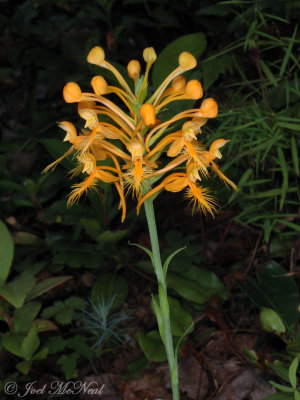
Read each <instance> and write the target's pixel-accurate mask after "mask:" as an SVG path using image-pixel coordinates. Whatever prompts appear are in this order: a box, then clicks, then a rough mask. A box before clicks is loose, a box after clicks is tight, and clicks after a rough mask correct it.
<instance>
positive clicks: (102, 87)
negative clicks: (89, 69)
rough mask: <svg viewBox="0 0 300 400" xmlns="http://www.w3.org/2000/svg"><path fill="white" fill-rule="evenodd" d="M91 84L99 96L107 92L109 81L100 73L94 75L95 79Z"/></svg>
mask: <svg viewBox="0 0 300 400" xmlns="http://www.w3.org/2000/svg"><path fill="white" fill-rule="evenodd" d="M91 85H92V88H93V90H94V92H95V93H96V94H97V95H98V96H102V95H103V94H106V93H107V83H106V80H105V79H104V78H103V77H102V76H100V75H97V76H94V77H93V79H92V80H91Z"/></svg>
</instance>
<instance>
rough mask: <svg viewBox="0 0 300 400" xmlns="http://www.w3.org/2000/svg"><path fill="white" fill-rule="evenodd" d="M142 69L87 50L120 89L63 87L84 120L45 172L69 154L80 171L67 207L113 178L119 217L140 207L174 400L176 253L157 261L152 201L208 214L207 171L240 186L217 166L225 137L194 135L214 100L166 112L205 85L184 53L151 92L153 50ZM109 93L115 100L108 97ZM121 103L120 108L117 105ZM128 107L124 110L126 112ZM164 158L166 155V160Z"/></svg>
mask: <svg viewBox="0 0 300 400" xmlns="http://www.w3.org/2000/svg"><path fill="white" fill-rule="evenodd" d="M143 58H144V61H145V62H146V70H145V73H144V75H141V74H140V72H141V65H140V62H139V61H137V60H131V61H130V62H129V63H128V65H127V72H128V75H129V78H131V79H132V81H130V82H129V83H128V82H127V79H128V78H127V77H125V76H123V75H122V74H121V73H120V72H119V70H117V69H116V68H115V67H114V65H112V64H111V63H109V62H108V61H107V60H106V58H105V53H104V50H103V49H102V48H101V47H99V46H96V47H94V48H92V50H91V51H90V52H89V54H88V57H87V60H88V62H89V63H91V64H93V65H96V66H98V67H101V68H103V69H104V70H108V71H110V72H111V73H112V74H113V76H114V78H115V81H116V84H117V85H118V86H113V85H109V84H108V83H107V82H106V80H105V79H104V77H103V76H100V75H96V76H94V77H93V78H92V80H91V86H92V88H93V92H82V90H81V88H80V87H79V85H78V84H77V83H75V82H69V83H67V84H66V85H65V87H64V89H63V97H64V99H65V101H66V102H67V103H78V114H79V116H80V117H81V118H82V119H83V120H84V127H83V129H82V131H81V134H78V132H77V130H76V128H75V126H74V125H73V124H72V123H70V122H68V121H62V122H59V126H60V127H61V128H62V129H63V130H64V131H65V132H66V136H65V138H64V141H67V142H69V143H70V147H69V149H68V151H67V152H66V153H65V154H63V155H62V156H61V157H59V158H58V159H57V160H56V161H54V162H53V163H52V164H50V165H49V166H48V167H47V168H46V169H45V172H46V171H49V170H51V169H53V168H55V167H56V165H57V164H58V163H59V162H60V161H62V160H64V159H65V158H66V157H68V156H71V155H72V156H73V158H75V159H76V161H77V167H76V168H75V169H73V170H72V171H71V174H72V175H73V176H74V175H78V174H79V173H84V174H85V176H86V177H85V179H84V180H83V181H81V182H79V183H76V184H75V185H73V190H72V192H71V194H70V196H69V199H68V204H69V205H72V204H73V203H75V202H77V201H78V200H79V198H80V197H81V196H82V195H83V194H84V193H86V192H87V191H88V190H93V189H95V188H96V186H97V184H98V183H99V182H105V183H111V184H113V185H114V187H115V188H116V191H117V193H118V195H119V199H120V203H119V208H120V209H121V210H122V215H121V220H122V222H123V221H124V219H125V217H126V195H127V194H128V193H131V194H132V197H133V198H136V201H137V214H138V213H139V211H140V208H141V206H142V205H144V208H145V212H146V218H147V223H148V229H149V234H150V240H151V248H152V251H150V250H149V249H146V248H144V247H142V246H139V247H142V248H143V250H145V251H146V252H147V253H148V255H149V256H150V258H151V261H152V263H153V267H154V271H155V274H156V277H157V281H158V300H156V299H155V298H154V297H153V299H152V306H153V309H154V312H155V315H156V318H157V322H158V327H159V333H160V336H161V340H162V342H163V344H164V346H165V350H166V354H167V359H168V363H169V368H170V374H171V382H172V393H173V399H174V400H178V399H179V397H180V395H179V382H178V364H177V351H178V346H179V345H180V343H181V341H182V340H183V338H184V336H185V334H186V333H188V332H189V329H187V331H186V332H185V333H184V335H183V337H182V338H181V339H180V340H179V341H178V343H177V346H176V348H174V344H173V337H172V332H171V322H170V306H169V302H168V297H167V270H168V266H169V263H170V261H171V259H172V258H173V257H174V256H175V255H176V254H177V253H178V252H179V251H180V249H179V250H176V251H174V252H173V253H172V254H171V255H170V256H169V257H168V258H167V259H166V261H165V263H164V264H162V261H161V254H160V249H159V242H158V235H157V228H156V221H155V215H154V207H153V200H154V199H155V197H156V196H157V195H158V194H159V193H160V192H161V191H162V190H163V189H164V190H166V191H169V192H174V193H176V192H181V191H184V193H185V198H186V199H187V200H189V201H190V203H191V204H192V206H193V209H194V208H197V209H198V210H199V211H201V212H202V213H203V214H205V215H207V214H211V215H212V216H213V215H214V213H215V212H216V209H217V201H216V200H215V198H214V197H213V195H212V194H211V192H210V190H209V188H208V187H207V184H206V181H207V180H208V178H210V176H211V173H215V174H216V175H218V176H219V178H220V179H221V181H222V182H224V184H225V185H226V186H228V187H229V186H231V187H232V188H234V189H235V190H237V187H236V185H235V184H234V183H233V182H232V181H231V180H230V179H229V178H228V177H227V176H226V175H225V174H224V173H223V172H222V171H221V169H220V168H219V166H218V165H217V163H216V159H221V158H222V154H221V152H220V149H221V148H222V147H223V146H224V145H226V143H227V142H228V140H225V139H222V138H219V139H216V140H214V141H213V142H212V143H211V145H210V147H209V149H208V150H206V148H205V147H204V145H203V143H202V142H200V141H199V140H198V136H200V134H201V133H202V132H201V129H202V127H203V126H204V125H205V124H206V123H207V122H208V120H209V119H211V118H215V117H216V116H217V115H218V105H217V102H216V101H215V100H214V99H212V98H206V99H205V100H203V101H202V103H201V105H200V107H197V108H192V109H187V110H183V111H181V112H175V113H174V115H172V116H171V117H169V118H166V117H164V111H166V110H167V109H168V108H169V107H170V105H171V103H174V102H176V103H177V102H178V101H181V100H192V101H196V100H200V99H201V98H202V97H203V90H202V85H201V83H200V82H199V81H198V80H197V79H192V80H189V81H187V80H186V78H185V77H184V76H183V74H184V73H186V72H187V71H189V70H191V69H193V68H195V67H196V65H197V60H196V58H195V57H194V56H193V55H192V54H191V53H189V52H187V51H183V52H181V53H180V54H179V57H178V64H177V66H176V68H175V69H174V70H173V71H172V72H171V73H169V74H168V75H167V77H166V78H165V79H164V80H163V82H162V83H161V84H159V85H158V87H157V88H156V89H155V91H154V93H150V95H149V96H148V88H149V81H148V78H149V72H150V69H151V67H152V65H153V64H154V62H155V61H156V58H157V56H156V53H155V51H154V49H153V48H152V47H148V48H146V49H145V50H144V52H143ZM109 94H112V95H113V96H114V97H115V98H113V100H114V101H113V100H111V99H108V97H107V95H109ZM120 102H122V103H123V105H124V107H120V106H119V104H120ZM124 110H126V111H124ZM165 155H166V156H167V158H169V160H168V161H167V162H165V161H164V160H165Z"/></svg>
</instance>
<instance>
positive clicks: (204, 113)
mask: <svg viewBox="0 0 300 400" xmlns="http://www.w3.org/2000/svg"><path fill="white" fill-rule="evenodd" d="M199 111H200V114H201V115H200V116H201V117H203V118H215V117H216V116H217V115H218V104H217V102H216V101H215V100H214V99H211V98H208V99H205V100H204V101H203V102H202V104H201V107H200V110H199Z"/></svg>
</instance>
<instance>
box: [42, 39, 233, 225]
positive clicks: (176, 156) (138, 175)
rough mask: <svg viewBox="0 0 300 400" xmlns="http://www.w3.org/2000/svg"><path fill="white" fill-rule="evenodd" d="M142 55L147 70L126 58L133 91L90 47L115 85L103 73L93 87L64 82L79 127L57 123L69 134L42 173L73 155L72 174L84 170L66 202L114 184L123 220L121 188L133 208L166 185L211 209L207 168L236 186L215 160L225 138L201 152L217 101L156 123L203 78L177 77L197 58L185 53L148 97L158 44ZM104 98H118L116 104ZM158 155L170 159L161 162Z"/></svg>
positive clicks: (191, 95) (195, 95) (198, 91)
mask: <svg viewBox="0 0 300 400" xmlns="http://www.w3.org/2000/svg"><path fill="white" fill-rule="evenodd" d="M143 58H144V61H145V63H146V68H145V73H144V75H141V65H140V63H139V61H137V60H131V61H130V62H129V63H128V65H127V72H128V75H129V77H130V78H131V79H132V80H133V81H134V92H133V91H132V90H131V88H130V86H129V85H128V83H127V82H126V79H125V78H124V77H123V76H122V75H121V74H120V72H119V71H118V70H117V69H116V68H115V67H114V66H113V65H112V64H110V63H109V62H108V61H107V60H106V59H105V52H104V50H103V49H102V48H101V47H100V46H95V47H94V48H92V49H91V51H90V52H89V54H88V57H87V60H88V62H90V63H92V64H94V65H97V66H98V67H99V68H105V69H108V70H109V71H110V72H112V74H113V75H114V76H115V78H116V80H117V81H118V83H119V85H120V87H117V86H110V85H109V84H108V83H107V82H106V80H105V79H104V78H103V76H102V75H101V73H100V75H95V76H94V77H93V78H92V79H91V86H92V91H91V92H82V90H81V88H80V86H79V85H78V84H77V83H75V82H69V83H67V84H66V85H65V86H64V88H63V97H64V99H65V101H66V102H67V103H78V114H79V116H80V117H81V118H82V119H83V120H84V128H83V129H82V130H81V132H80V134H77V131H76V128H75V127H74V125H73V124H72V123H70V122H67V121H63V122H60V123H59V126H60V127H61V128H62V129H63V130H64V131H65V132H66V136H65V138H64V140H65V141H67V142H69V143H70V145H71V146H70V148H69V150H68V151H67V152H66V153H65V154H63V155H62V156H61V157H60V158H59V159H58V160H56V161H54V162H53V163H52V164H50V165H49V166H48V167H47V168H46V169H45V171H48V170H49V169H51V168H54V167H55V166H56V165H57V164H58V163H59V162H60V161H61V160H63V159H64V158H65V157H67V156H69V155H72V156H73V157H74V158H76V159H77V162H78V166H77V167H76V168H75V169H74V170H73V171H71V173H72V174H73V175H77V174H79V173H83V174H86V175H87V176H86V178H85V179H84V180H83V181H82V182H80V183H77V184H75V185H74V186H73V190H72V192H71V194H70V196H69V199H68V204H73V203H74V202H76V201H77V200H78V199H79V198H80V196H82V194H84V193H85V192H86V191H88V190H90V189H95V188H96V186H97V182H98V181H102V182H106V183H112V184H114V186H115V187H116V189H117V192H118V194H119V197H120V205H119V208H122V221H124V218H125V216H126V203H125V195H124V189H126V190H127V191H131V192H132V193H133V194H134V196H135V197H136V198H137V201H138V205H137V211H138V212H139V210H140V207H141V205H142V204H143V203H144V202H145V201H146V200H147V199H148V198H149V197H151V196H152V195H153V194H155V193H157V192H159V191H160V190H162V189H164V190H167V191H169V192H180V191H182V190H184V191H185V197H186V198H187V199H189V200H190V201H191V202H192V203H193V207H197V208H198V209H199V210H201V211H202V212H203V213H204V214H207V213H208V214H213V213H214V212H215V210H216V204H217V203H216V201H215V199H214V198H213V197H212V196H211V195H210V193H209V190H208V189H207V188H205V187H202V185H200V183H199V182H200V181H201V179H203V178H205V179H208V178H209V176H210V171H213V172H215V173H217V174H218V176H219V177H220V179H221V180H222V181H223V182H224V183H225V184H226V185H228V186H231V187H233V188H234V189H237V187H236V185H235V184H234V183H233V182H232V181H231V180H230V179H228V178H227V177H226V176H225V175H224V173H223V172H222V171H221V170H220V168H219V167H218V166H217V164H216V163H215V159H216V158H219V159H220V158H221V157H222V156H221V152H220V148H221V147H223V146H224V145H225V144H226V143H227V142H228V141H227V140H225V139H218V140H215V141H214V142H213V143H212V144H211V146H210V148H209V150H206V148H205V146H204V144H203V143H202V141H200V140H199V137H198V136H200V135H199V134H200V133H202V132H201V128H202V127H203V126H204V125H205V124H206V123H207V121H208V120H209V119H210V118H215V117H216V116H217V115H218V105H217V102H216V101H215V100H214V99H212V98H206V99H205V100H203V101H202V104H201V105H200V108H193V109H190V110H185V111H182V112H180V113H178V114H177V115H173V117H172V118H170V119H169V120H167V121H164V120H163V121H161V118H160V116H159V114H160V112H161V111H162V110H163V109H165V108H166V107H167V106H168V104H170V103H171V102H173V101H178V100H184V99H193V100H198V99H200V98H202V96H203V89H202V85H201V83H200V82H199V81H198V80H196V79H192V80H190V81H188V82H187V81H186V78H185V77H184V76H183V75H182V74H183V73H184V72H186V71H188V70H190V69H192V68H194V67H195V66H196V65H197V60H196V59H195V57H194V56H193V55H192V54H190V53H188V52H186V51H185V52H182V53H181V54H179V57H178V66H177V67H176V68H175V69H174V70H173V71H171V72H170V74H169V75H168V76H167V77H166V78H165V80H164V81H163V82H162V83H161V84H160V85H159V86H158V88H157V89H156V91H155V92H154V93H153V94H152V95H150V97H148V98H147V91H148V89H149V82H148V78H149V72H150V69H151V67H152V65H153V63H154V62H155V61H156V58H157V56H156V53H155V50H154V49H153V48H152V47H148V48H146V49H145V50H144V52H143ZM108 96H117V99H118V104H116V103H115V102H114V101H112V99H109V98H108ZM120 103H121V104H120ZM122 104H123V107H122ZM178 121H182V127H181V129H178V128H177V130H176V129H173V125H174V124H177V123H178ZM170 132H171V133H170ZM162 154H166V156H167V157H170V158H172V160H171V161H169V162H167V163H166V162H165V160H163V161H162V160H161V155H162ZM109 159H110V160H111V161H112V165H113V166H110V165H107V162H106V163H105V165H104V164H103V160H109ZM168 174H169V175H168ZM159 179H160V180H161V182H160V183H158V184H157V186H156V187H154V188H151V182H153V181H154V180H155V181H157V180H158V182H159Z"/></svg>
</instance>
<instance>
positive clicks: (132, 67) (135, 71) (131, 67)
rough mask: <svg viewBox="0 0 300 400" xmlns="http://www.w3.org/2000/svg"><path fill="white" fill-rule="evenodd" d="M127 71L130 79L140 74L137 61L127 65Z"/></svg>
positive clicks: (139, 66) (139, 65)
mask: <svg viewBox="0 0 300 400" xmlns="http://www.w3.org/2000/svg"><path fill="white" fill-rule="evenodd" d="M127 71H128V75H129V76H130V78H132V79H136V78H137V77H138V75H139V73H140V72H141V64H140V63H139V61H137V60H131V61H129V63H128V65H127Z"/></svg>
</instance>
